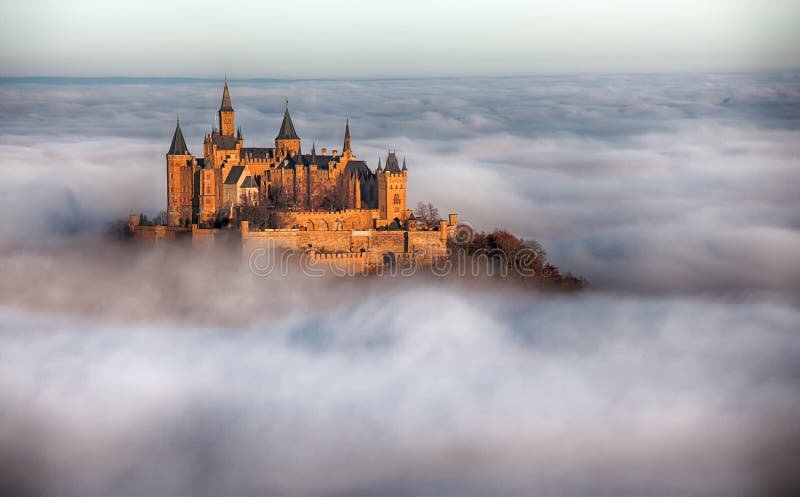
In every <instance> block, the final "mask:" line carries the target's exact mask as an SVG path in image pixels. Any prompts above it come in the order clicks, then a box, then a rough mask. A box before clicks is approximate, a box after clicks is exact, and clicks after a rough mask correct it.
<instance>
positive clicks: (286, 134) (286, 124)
mask: <svg viewBox="0 0 800 497" xmlns="http://www.w3.org/2000/svg"><path fill="white" fill-rule="evenodd" d="M275 139H276V140H280V139H284V140H299V139H300V137H299V136H297V132H296V131H295V130H294V124H292V116H290V115H289V99H288V98H287V99H286V110H285V111H284V112H283V122H282V123H281V129H280V131H278V136H276V137H275Z"/></svg>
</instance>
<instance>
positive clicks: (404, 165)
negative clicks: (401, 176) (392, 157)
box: [403, 155, 408, 171]
mask: <svg viewBox="0 0 800 497" xmlns="http://www.w3.org/2000/svg"><path fill="white" fill-rule="evenodd" d="M403 171H408V168H407V167H406V156H405V155H404V156H403Z"/></svg>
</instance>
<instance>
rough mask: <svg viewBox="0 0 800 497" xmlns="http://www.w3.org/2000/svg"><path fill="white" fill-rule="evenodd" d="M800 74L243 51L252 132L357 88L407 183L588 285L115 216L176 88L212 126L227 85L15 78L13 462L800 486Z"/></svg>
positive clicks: (141, 476)
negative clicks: (138, 237)
mask: <svg viewBox="0 0 800 497" xmlns="http://www.w3.org/2000/svg"><path fill="white" fill-rule="evenodd" d="M798 81H800V80H798V77H797V75H794V74H786V73H773V74H729V75H660V76H649V75H638V76H636V75H634V76H591V77H589V76H586V77H575V78H564V77H541V78H510V79H439V80H392V81H388V80H387V81H296V82H275V81H249V82H244V81H233V82H231V93H232V97H233V101H234V106H235V107H236V109H237V121H238V123H240V124H242V126H243V128H244V136H245V140H246V144H247V145H248V146H268V145H269V144H270V143H271V141H272V139H273V137H274V134H275V131H276V129H277V127H278V125H279V124H280V115H281V113H282V111H283V107H282V106H283V98H284V97H285V96H288V97H289V98H290V108H291V110H292V115H293V117H294V120H295V124H296V126H297V128H298V131H299V133H300V135H301V136H302V137H303V139H304V146H305V147H309V146H310V143H311V141H312V140H314V141H316V145H317V149H318V150H319V149H320V148H321V147H323V146H325V147H327V148H329V149H332V148H339V147H340V146H341V139H342V134H343V128H344V118H345V116H349V118H350V123H351V132H352V135H353V146H354V150H355V152H356V154H357V155H359V157H361V158H365V159H367V160H368V161H369V162H370V164H371V165H373V167H374V165H375V161H376V159H377V156H378V155H379V154H385V150H386V148H387V147H392V148H394V147H396V148H397V149H398V152H399V153H400V154H403V155H406V156H407V158H408V163H409V168H410V179H409V191H410V197H409V200H410V201H411V202H415V201H416V200H430V201H432V202H434V203H435V204H437V205H438V206H439V207H440V208H441V209H442V211H443V212H451V211H453V212H459V213H460V215H461V217H460V218H461V219H462V220H465V221H468V222H470V223H472V224H474V225H475V226H476V227H477V228H479V229H492V228H493V227H496V226H505V227H508V228H510V229H512V230H513V231H515V232H517V233H519V234H520V235H523V236H526V237H530V238H536V239H539V240H540V241H542V242H543V243H544V244H545V248H546V249H547V250H548V253H549V254H550V259H551V260H553V261H554V262H555V263H556V264H558V265H560V266H561V268H562V269H563V270H570V271H573V272H575V273H578V274H583V275H586V276H588V277H589V279H590V281H591V283H592V286H591V288H592V290H591V291H589V292H587V293H584V294H581V295H578V296H553V295H542V294H537V293H527V292H521V291H520V290H519V289H518V288H516V287H513V286H512V285H508V284H505V283H504V282H502V281H487V280H480V281H453V280H450V279H439V278H434V277H432V276H420V277H418V278H413V279H405V278H368V279H327V278H323V279H309V278H304V277H301V276H299V275H290V276H288V277H286V278H281V277H278V276H277V275H272V276H271V277H268V278H264V279H262V278H257V277H255V276H254V275H252V274H251V273H250V272H249V271H248V270H247V267H246V264H245V263H244V262H243V261H242V260H241V258H240V254H239V253H238V251H235V250H234V251H233V252H228V251H226V250H224V249H221V248H220V249H219V250H217V251H215V252H213V253H204V252H198V251H188V250H185V248H182V247H173V248H165V249H162V250H127V249H123V248H121V247H119V246H117V245H114V244H109V243H107V242H103V241H100V239H99V237H98V236H97V234H98V233H99V232H100V231H101V230H102V228H103V224H104V222H105V221H106V220H108V219H111V218H113V217H116V216H122V215H127V214H128V213H129V212H140V211H144V212H145V213H148V214H154V213H155V212H157V211H158V210H159V209H162V208H163V207H164V198H165V188H164V156H163V154H164V153H165V152H166V149H167V147H168V144H169V139H170V137H171V133H172V130H173V126H174V119H175V114H180V116H181V123H182V128H183V130H184V133H185V136H186V138H187V140H188V144H189V148H190V150H192V151H194V152H195V153H199V152H200V150H201V143H200V140H201V137H202V135H203V133H204V132H205V131H206V130H207V129H208V128H209V127H210V125H211V122H212V116H213V112H214V111H215V109H216V107H217V106H218V103H219V98H220V85H219V84H218V83H217V82H206V81H182V82H175V81H152V80H146V81H136V80H133V81H130V80H126V81H103V80H101V81H74V80H66V81H51V82H42V81H36V82H19V81H13V80H5V81H3V82H0V118H2V119H3V120H4V122H5V123H6V124H7V125H6V126H5V127H4V128H3V131H2V132H1V133H0V157H2V159H0V160H2V167H3V171H4V173H5V175H4V181H3V183H2V185H0V209H2V212H3V213H4V217H5V219H6V221H7V222H3V223H0V267H2V268H3V270H2V272H0V359H1V360H0V406H2V408H1V409H0V412H2V415H0V482H7V483H5V485H6V487H5V488H2V487H0V493H4V492H5V493H11V494H20V495H25V494H26V493H27V494H29V495H55V494H58V495H67V496H69V495H76V496H77V495H81V496H95V495H97V496H100V495H109V494H114V495H122V496H125V495H131V496H133V495H144V494H146V495H200V496H202V495H223V494H224V495H265V494H267V495H286V496H294V495H297V496H301V495H302V496H306V495H308V496H319V495H331V496H337V495H376V494H380V495H444V496H447V495H489V494H491V495H506V496H511V495H531V494H536V495H564V494H569V495H598V494H600V495H623V496H624V495H642V494H643V493H646V494H648V495H686V494H692V495H696V494H702V495H757V494H779V493H780V491H784V490H785V489H786V488H795V489H796V488H797V481H796V477H794V478H793V475H794V474H797V471H796V469H797V468H796V462H795V460H794V459H793V458H792V450H793V443H792V442H793V441H796V440H797V439H798V436H800V435H798V433H797V430H796V429H795V428H794V426H795V425H796V423H794V419H796V418H797V416H798V410H800V396H798V393H797V388H796V386H797V382H798V370H797V364H798V362H799V361H800V349H799V348H798V342H797V339H796V336H795V335H796V333H795V331H794V329H795V328H796V323H797V322H798V320H799V319H798V318H800V316H798V306H797V295H798V283H799V282H800V273H799V272H798V271H799V270H798V268H797V264H796V263H795V259H796V255H795V254H797V253H798V252H799V251H800V235H799V234H798V229H800V218H799V217H798V214H797V213H798V212H800V209H799V208H798V207H800V206H798V198H797V195H796V194H795V192H794V189H793V188H792V186H793V185H794V184H795V183H796V176H797V172H796V157H797V155H798V153H799V152H800V149H798V145H797V144H798V143H800V140H798V138H800V137H799V136H798V129H799V128H798V112H800V108H799V107H800V103H798V102H800V87H799V86H798ZM791 485H794V486H793V487H790V486H791ZM6 489H10V490H8V491H6Z"/></svg>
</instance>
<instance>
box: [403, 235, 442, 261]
mask: <svg viewBox="0 0 800 497" xmlns="http://www.w3.org/2000/svg"><path fill="white" fill-rule="evenodd" d="M408 251H409V252H415V253H420V254H422V257H423V259H424V260H426V261H430V259H432V258H434V257H438V256H442V255H445V254H446V253H447V239H446V238H442V233H441V232H440V231H409V232H408Z"/></svg>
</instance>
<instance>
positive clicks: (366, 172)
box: [166, 82, 411, 230]
mask: <svg viewBox="0 0 800 497" xmlns="http://www.w3.org/2000/svg"><path fill="white" fill-rule="evenodd" d="M271 145H272V146H269V147H245V144H244V139H243V137H242V131H241V128H237V127H236V112H235V111H234V109H233V105H232V102H231V98H230V93H229V89H228V84H227V82H226V83H225V85H224V88H223V96H222V104H221V105H220V109H219V111H218V127H215V128H214V129H212V130H211V132H209V133H207V134H206V135H205V137H204V139H203V151H202V156H201V157H196V156H194V155H192V154H191V153H190V152H189V151H188V149H187V147H186V142H185V140H184V138H183V132H182V131H181V128H180V123H179V124H178V125H177V126H176V128H175V133H174V135H173V139H172V144H171V146H170V150H169V152H168V153H167V157H166V159H167V219H168V222H167V225H168V226H173V227H189V226H191V225H197V226H198V227H200V228H212V227H215V226H220V225H221V224H226V223H230V222H236V221H237V219H236V216H237V212H239V209H237V207H240V206H242V205H243V204H245V203H247V204H248V205H250V206H252V205H255V206H261V207H265V208H267V207H269V208H271V209H272V210H280V211H282V212H284V213H285V214H286V215H284V216H280V219H281V223H282V225H281V226H277V228H301V229H307V230H335V229H337V228H338V229H340V230H344V229H346V230H369V229H381V228H387V227H390V226H391V227H392V228H393V229H405V228H406V227H407V224H408V220H409V217H411V216H410V214H411V211H410V210H408V209H407V205H406V185H407V181H408V169H407V167H406V164H405V159H403V160H402V163H400V162H399V161H398V158H397V156H396V154H395V153H394V152H389V153H388V155H387V156H386V157H385V158H381V160H383V161H384V166H381V160H379V161H378V166H377V168H375V169H374V170H373V169H371V168H370V167H369V166H368V165H367V163H366V162H365V161H363V160H360V159H359V158H358V157H356V155H355V154H354V153H353V150H352V149H351V146H350V124H349V121H348V122H347V123H346V126H345V133H344V143H343V147H342V150H341V152H340V151H338V150H331V151H330V152H328V150H327V149H326V148H322V149H321V150H319V151H318V150H317V149H316V147H315V146H312V147H311V149H310V150H307V151H304V150H303V147H302V142H301V139H300V137H299V136H298V134H297V132H296V130H295V128H294V124H293V122H292V118H291V116H290V114H289V104H288V102H286V108H285V111H284V116H283V122H282V123H281V126H280V129H279V131H278V134H277V136H276V137H275V141H274V144H271ZM334 214H336V215H334ZM315 219H317V220H318V221H319V222H315V221H314V220H315Z"/></svg>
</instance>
